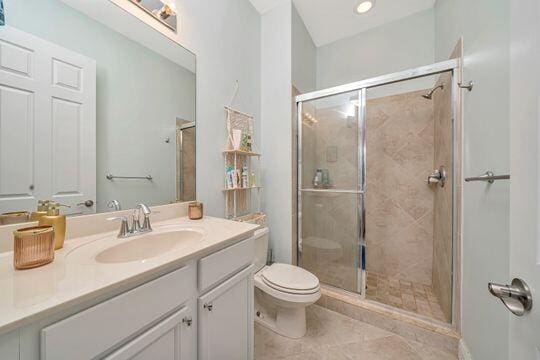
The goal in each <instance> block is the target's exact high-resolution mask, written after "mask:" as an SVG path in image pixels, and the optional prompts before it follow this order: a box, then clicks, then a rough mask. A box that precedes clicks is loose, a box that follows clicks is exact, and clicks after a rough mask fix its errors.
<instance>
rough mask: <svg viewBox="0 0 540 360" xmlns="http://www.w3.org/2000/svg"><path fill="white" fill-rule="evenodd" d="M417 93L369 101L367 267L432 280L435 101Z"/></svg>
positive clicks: (422, 281)
mask: <svg viewBox="0 0 540 360" xmlns="http://www.w3.org/2000/svg"><path fill="white" fill-rule="evenodd" d="M424 93H425V91H415V92H409V93H404V94H399V95H392V96H386V97H381V98H377V99H373V100H368V101H367V121H366V139H367V141H366V147H367V150H366V151H367V163H366V166H367V185H366V244H367V261H366V263H367V270H368V271H374V272H377V273H380V274H384V275H386V276H389V277H392V278H399V279H404V280H408V281H412V282H414V283H419V284H425V285H431V284H432V263H433V199H434V187H433V186H428V185H427V182H426V179H427V176H428V174H430V173H431V172H432V171H433V169H434V168H433V158H434V145H433V131H434V128H433V102H432V101H430V100H427V99H424V98H423V97H422V96H421V95H422V94H424Z"/></svg>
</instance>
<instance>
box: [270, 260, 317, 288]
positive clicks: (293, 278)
mask: <svg viewBox="0 0 540 360" xmlns="http://www.w3.org/2000/svg"><path fill="white" fill-rule="evenodd" d="M261 278H262V280H263V281H264V283H265V284H266V285H268V286H269V287H271V288H273V289H275V290H278V291H282V292H285V293H289V294H297V295H309V294H314V293H316V292H318V291H319V288H320V287H319V279H318V278H317V277H316V276H315V275H313V274H312V273H310V272H309V271H306V270H304V269H302V268H300V267H298V266H294V265H289V264H280V263H275V264H272V265H270V266H268V267H266V268H264V269H263V270H262V271H261Z"/></svg>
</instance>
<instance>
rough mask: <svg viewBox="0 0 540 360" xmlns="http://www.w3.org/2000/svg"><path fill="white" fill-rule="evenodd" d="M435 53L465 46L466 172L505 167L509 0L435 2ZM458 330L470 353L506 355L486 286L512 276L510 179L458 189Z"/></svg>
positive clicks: (501, 318)
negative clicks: (459, 43)
mask: <svg viewBox="0 0 540 360" xmlns="http://www.w3.org/2000/svg"><path fill="white" fill-rule="evenodd" d="M435 24H436V31H435V58H436V60H445V59H447V58H448V56H449V55H450V53H451V51H452V49H453V48H454V45H455V44H456V42H457V41H458V39H459V37H460V36H463V44H464V72H463V76H464V81H465V82H468V81H469V80H473V81H474V82H475V83H476V85H475V87H474V90H473V91H472V92H470V93H469V92H466V91H463V92H462V94H463V102H464V114H463V118H464V133H465V135H464V175H465V176H472V175H477V174H481V173H483V172H485V171H486V170H487V169H490V170H492V171H494V172H495V173H496V174H508V173H509V170H510V159H509V155H510V148H509V146H510V145H509V140H510V139H509V132H510V121H509V120H510V116H509V91H510V90H509V85H510V68H509V64H510V5H509V1H508V0H475V1H469V0H438V1H437V2H436V4H435ZM463 198H464V201H463V264H462V269H463V276H462V278H463V285H462V291H463V307H462V334H463V338H464V340H465V342H466V344H467V345H468V347H469V348H470V350H471V352H472V355H473V358H474V359H478V360H482V359H490V360H507V359H508V316H509V315H508V314H509V313H508V312H507V311H506V310H505V309H504V308H503V307H502V305H501V304H500V301H498V300H497V299H495V298H494V297H493V296H491V295H490V294H489V292H488V291H487V284H488V282H490V281H497V282H507V281H509V279H510V278H509V274H508V272H509V263H508V261H509V260H508V252H509V182H507V181H501V182H497V183H495V184H493V185H492V186H486V185H485V184H475V183H471V184H468V183H467V184H464V187H463Z"/></svg>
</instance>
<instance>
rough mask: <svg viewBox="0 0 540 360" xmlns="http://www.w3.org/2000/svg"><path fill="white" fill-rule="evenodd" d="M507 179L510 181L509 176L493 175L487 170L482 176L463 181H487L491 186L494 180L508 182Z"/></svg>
mask: <svg viewBox="0 0 540 360" xmlns="http://www.w3.org/2000/svg"><path fill="white" fill-rule="evenodd" d="M509 179H510V175H495V174H494V173H493V171H489V170H488V171H486V172H485V173H484V174H482V175H478V176H473V177H468V178H465V181H466V182H470V181H487V182H488V183H490V184H493V183H494V182H495V180H509Z"/></svg>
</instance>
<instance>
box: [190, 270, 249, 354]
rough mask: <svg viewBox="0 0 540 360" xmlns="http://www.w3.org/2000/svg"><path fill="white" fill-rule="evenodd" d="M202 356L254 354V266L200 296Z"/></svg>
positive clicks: (200, 351) (200, 350)
mask: <svg viewBox="0 0 540 360" xmlns="http://www.w3.org/2000/svg"><path fill="white" fill-rule="evenodd" d="M198 302H199V305H198V308H199V309H198V314H199V315H198V317H199V332H198V334H199V335H198V336H199V338H198V343H199V359H200V360H243V359H244V360H249V359H252V358H253V355H252V353H253V348H252V344H253V266H250V267H249V268H247V269H245V270H243V271H242V272H240V273H239V274H237V275H235V276H234V277H233V278H231V279H229V280H227V281H225V282H224V283H222V284H221V285H219V286H218V287H217V288H215V289H214V290H212V291H210V292H208V293H207V294H205V295H203V296H201V297H200V298H199V301H198Z"/></svg>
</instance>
